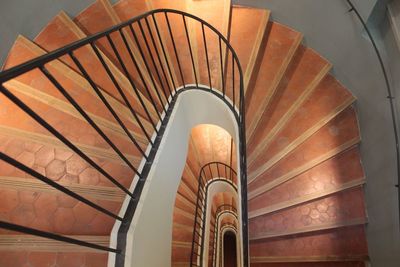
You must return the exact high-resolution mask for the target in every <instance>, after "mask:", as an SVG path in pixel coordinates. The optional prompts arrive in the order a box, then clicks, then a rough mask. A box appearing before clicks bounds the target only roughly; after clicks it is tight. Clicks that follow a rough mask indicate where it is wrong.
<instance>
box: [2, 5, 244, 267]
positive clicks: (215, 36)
mask: <svg viewBox="0 0 400 267" xmlns="http://www.w3.org/2000/svg"><path fill="white" fill-rule="evenodd" d="M189 22H190V24H189ZM188 25H190V27H192V28H190V30H191V31H193V32H195V33H197V36H195V38H191V36H190V35H189V33H188V31H189V29H188ZM177 29H184V31H183V34H184V37H185V38H184V41H182V40H180V39H179V37H177V36H176V32H174V31H176V30H177ZM180 34H182V32H180ZM196 37H199V38H196ZM55 38H56V37H55ZM199 40H203V42H202V43H200V42H199ZM179 41H181V42H179ZM195 42H197V43H196V46H194V43H195ZM100 43H101V44H106V45H107V46H108V47H110V48H111V50H109V51H108V53H107V56H106V55H105V54H104V53H102V50H101V48H100V47H101V45H100ZM178 45H179V49H177V47H178ZM84 53H86V54H87V53H90V54H91V55H92V56H93V57H92V61H91V62H90V64H88V63H87V62H85V60H84V59H83V58H82V54H84ZM194 53H197V57H195V56H194ZM124 55H125V56H124ZM107 57H109V58H111V60H109V59H108V58H107ZM55 62H64V63H65V64H67V63H68V64H70V67H71V68H72V69H74V70H76V72H78V74H79V75H81V77H83V78H84V80H85V81H86V83H87V85H88V88H90V90H92V92H91V93H92V94H93V99H96V100H99V103H101V105H102V107H101V108H103V109H104V110H105V111H106V112H109V114H111V117H112V118H113V119H114V120H115V121H116V122H117V124H118V125H119V127H121V129H122V130H123V132H124V133H125V134H126V136H127V137H128V138H129V140H130V142H131V147H130V148H127V147H122V146H120V145H118V144H117V143H116V142H114V140H113V139H112V138H111V137H110V136H109V135H108V134H107V133H106V131H104V129H102V127H101V126H99V125H98V124H97V123H96V121H95V120H94V119H93V118H92V117H91V115H90V114H89V112H87V109H86V108H87V107H85V106H82V105H81V104H80V102H79V97H78V98H77V97H76V91H75V90H76V89H75V88H71V86H70V85H68V83H64V82H63V81H62V80H60V73H59V72H58V71H57V69H55V68H53V67H52V66H53V63H55ZM110 62H111V63H112V64H115V66H116V67H117V69H118V71H120V72H121V73H122V74H123V75H124V76H125V77H126V80H127V82H126V83H124V84H122V83H121V81H120V76H119V75H118V73H116V71H115V68H113V67H112V64H110ZM91 65H95V66H96V67H95V68H93V67H91ZM97 70H99V71H101V73H103V74H104V75H103V76H105V77H99V74H98V73H99V72H96V71H97ZM25 74H34V75H39V76H40V77H41V78H43V79H45V80H46V82H47V83H50V84H51V85H52V87H53V88H54V89H55V90H56V91H57V92H58V94H60V95H61V96H62V97H63V98H64V99H65V102H66V103H69V104H70V105H72V106H73V108H74V109H75V110H76V111H77V112H78V113H79V114H80V116H82V118H83V119H84V121H85V122H87V124H88V125H89V126H90V127H91V128H92V129H93V130H94V131H95V132H96V133H97V134H98V136H99V137H100V138H101V139H102V140H103V141H104V142H105V144H107V145H108V146H109V148H110V150H111V151H113V152H114V153H115V154H116V155H117V156H118V157H119V158H120V160H121V161H122V162H123V163H124V164H125V165H126V166H128V167H129V168H130V169H131V170H132V172H133V173H134V176H135V181H137V183H136V186H135V188H134V189H133V191H132V190H130V189H129V188H128V187H126V186H124V185H123V184H122V183H121V182H120V181H118V179H117V178H116V177H113V175H111V174H110V173H109V172H108V171H106V170H105V169H104V168H103V167H102V166H100V164H98V161H96V160H95V159H93V158H91V157H90V156H89V155H88V154H87V153H85V152H84V150H82V148H80V147H79V146H78V145H77V144H76V140H73V139H72V138H71V137H70V136H68V135H66V134H65V133H64V132H63V130H60V129H58V128H57V127H56V126H54V125H52V123H50V122H49V120H48V119H46V118H45V116H44V115H43V114H40V112H39V111H37V110H35V108H34V107H33V106H30V103H28V101H26V98H20V97H18V94H16V93H15V92H13V90H12V88H10V87H9V86H8V82H9V81H11V80H13V79H16V80H18V79H20V77H22V76H24V75H25ZM198 74H199V75H198ZM61 76H62V75H61ZM100 78H106V79H107V80H108V81H109V83H108V84H109V85H107V86H109V87H107V88H105V86H106V85H104V83H102V82H101V79H100ZM187 90H202V91H204V92H209V93H211V94H213V95H214V96H216V97H218V98H220V99H221V100H223V102H224V103H225V104H226V105H227V106H228V107H229V109H230V110H231V111H232V113H233V114H234V116H235V119H236V122H237V125H238V129H239V142H240V143H239V155H240V158H239V166H240V179H241V180H240V182H241V192H240V194H241V200H242V203H241V204H242V205H241V208H242V210H241V215H242V222H241V223H242V230H243V232H242V238H243V244H242V245H243V251H244V255H243V259H244V266H247V265H248V232H247V176H246V142H245V140H246V137H245V102H244V93H243V73H242V69H241V66H240V63H239V60H238V57H237V55H236V53H235V51H234V49H233V48H232V46H231V45H230V44H229V42H228V40H227V39H226V38H225V36H223V35H222V34H221V33H220V32H218V31H217V30H216V29H215V28H214V27H213V26H212V25H210V24H209V23H207V22H206V21H204V20H202V19H200V18H198V17H196V16H193V15H191V14H188V13H185V12H181V11H176V10H171V9H158V10H153V11H150V12H147V13H144V14H142V15H140V16H137V17H135V18H133V19H130V20H128V21H126V22H123V23H121V24H119V25H116V26H114V27H112V28H109V29H107V30H104V31H102V32H99V33H97V34H94V35H91V36H89V37H86V38H84V39H81V40H79V41H77V42H74V43H71V44H69V45H66V46H64V47H62V48H59V49H57V50H55V51H52V52H50V53H47V54H45V55H42V56H40V57H38V58H35V59H32V60H30V61H27V62H26V63H23V64H21V65H18V66H15V67H12V68H10V69H8V70H5V71H3V72H1V73H0V92H1V94H2V95H3V96H5V98H6V99H8V101H10V102H11V103H13V104H14V105H15V108H16V109H18V110H22V111H23V112H24V113H25V114H26V115H28V117H29V118H30V119H31V121H32V122H35V123H37V125H39V126H41V127H42V129H43V128H44V129H45V130H46V131H47V132H48V133H49V134H50V135H52V136H54V137H55V138H57V139H58V140H59V141H60V142H61V143H62V144H63V145H64V146H65V147H66V148H68V149H70V150H71V151H72V152H74V153H75V154H76V155H77V156H79V157H80V158H81V159H82V160H84V161H85V162H86V163H87V164H88V165H90V166H92V167H93V168H94V169H95V170H97V172H99V173H100V174H101V175H103V176H104V177H105V178H106V179H108V180H109V181H110V182H111V183H112V184H113V185H115V186H116V187H118V188H119V189H120V190H121V191H123V192H124V193H125V194H126V195H127V196H129V197H130V201H129V205H128V208H127V211H126V213H125V214H124V216H123V217H121V216H119V215H117V214H115V213H112V212H110V211H109V210H107V209H105V208H104V207H101V206H99V205H98V204H96V203H94V202H92V201H91V200H89V199H87V198H85V197H83V196H81V195H79V194H77V193H75V192H73V191H71V190H69V189H67V188H65V187H64V186H62V185H61V184H59V183H57V182H54V181H53V180H51V179H50V178H48V177H46V176H45V175H42V174H41V173H39V172H37V171H35V170H33V169H32V168H30V167H28V166H26V165H24V164H23V163H21V162H19V161H18V160H16V159H14V158H12V157H11V156H9V155H7V154H6V153H3V152H0V159H1V160H3V161H5V162H6V163H8V164H10V165H12V166H14V167H15V168H17V169H19V170H21V171H23V172H25V173H27V174H29V175H30V176H32V177H35V178H37V179H39V180H41V181H43V182H44V183H46V184H47V185H49V186H51V187H54V188H55V189H57V190H59V191H61V192H63V193H65V194H67V195H68V196H70V197H72V198H75V199H77V200H79V201H81V202H83V203H85V204H87V205H89V206H90V207H92V208H93V209H96V210H97V211H98V212H101V213H104V214H105V215H107V216H110V217H112V218H114V219H116V220H118V221H121V222H122V223H121V226H120V228H119V232H118V242H117V247H116V248H111V247H102V246H98V245H96V244H90V243H87V242H83V241H80V240H76V239H72V238H67V237H65V236H62V235H58V234H54V233H49V232H43V231H38V230H35V229H31V228H28V227H23V226H20V225H15V224H11V223H7V222H3V221H1V222H0V227H1V228H5V229H8V230H12V231H19V232H23V233H26V234H32V235H38V236H41V237H45V238H50V239H55V240H59V241H63V242H68V243H73V244H77V245H81V246H87V247H91V248H95V249H101V250H105V251H109V252H113V253H116V255H117V257H116V265H117V266H123V265H124V259H125V254H124V253H125V252H124V250H125V245H126V233H127V231H128V229H129V225H130V222H131V220H132V218H133V215H134V213H135V210H136V206H137V203H138V201H139V199H140V196H141V192H142V190H143V186H144V183H145V181H146V178H147V175H148V173H149V171H150V168H151V166H152V162H153V160H154V157H155V155H156V152H157V150H158V147H159V144H160V141H161V139H162V137H163V134H164V131H165V127H166V126H167V124H168V121H169V118H170V114H171V112H172V110H173V108H174V105H175V102H176V99H177V98H178V96H179V94H180V93H182V92H184V91H187ZM110 98H112V99H114V100H116V102H119V103H120V104H121V105H122V106H124V107H125V108H126V110H127V111H128V113H129V117H130V118H131V120H130V122H133V123H134V124H135V125H137V130H135V132H134V133H132V131H134V130H132V129H131V128H130V126H129V125H128V124H127V123H126V120H124V119H123V118H122V117H121V113H120V110H119V109H118V108H116V107H115V106H114V104H113V103H112V102H110V101H109V100H110ZM7 116H12V114H7ZM51 119H52V121H54V118H51ZM42 131H43V130H42ZM137 136H141V137H143V139H144V140H145V142H144V143H143V142H139V140H138V137H137ZM128 149H129V151H133V153H134V154H135V155H138V156H140V157H141V158H142V162H141V164H135V163H133V162H132V161H131V160H130V159H129V157H127V156H126V151H127V150H128ZM232 172H233V171H231V173H232ZM235 175H236V173H235ZM203 182H204V181H203Z"/></svg>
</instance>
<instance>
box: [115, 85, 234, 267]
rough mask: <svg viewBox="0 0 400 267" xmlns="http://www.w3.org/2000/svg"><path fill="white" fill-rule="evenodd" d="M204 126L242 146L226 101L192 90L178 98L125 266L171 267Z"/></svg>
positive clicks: (129, 239)
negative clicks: (193, 148) (191, 158)
mask: <svg viewBox="0 0 400 267" xmlns="http://www.w3.org/2000/svg"><path fill="white" fill-rule="evenodd" d="M199 124H214V125H217V126H220V127H222V128H224V129H225V130H226V131H228V132H229V133H230V134H231V136H232V137H233V138H234V140H235V142H236V143H239V139H238V138H239V137H238V127H237V124H236V120H235V117H234V116H233V114H232V112H231V111H230V110H229V108H228V107H227V106H226V104H225V103H224V102H223V101H222V100H221V99H219V98H218V97H216V96H215V95H213V94H211V93H208V92H204V91H200V90H190V91H186V92H183V93H181V94H180V95H179V96H178V99H177V102H176V104H175V108H174V110H173V112H172V114H171V118H170V121H169V123H168V125H167V128H166V131H165V134H164V137H163V139H162V142H161V144H160V148H159V150H158V152H157V155H156V157H155V160H154V163H153V166H152V169H151V171H150V173H149V176H148V178H147V181H146V184H145V186H144V189H143V193H142V196H141V198H140V201H139V204H138V207H137V209H136V213H135V216H134V218H133V221H132V224H131V227H130V229H129V232H128V237H127V249H126V251H127V254H128V255H126V258H125V261H126V265H125V266H127V267H131V266H135V267H168V266H171V251H172V248H171V244H172V222H173V220H172V215H173V208H174V202H175V195H176V192H177V189H178V186H179V182H180V179H181V175H182V171H183V167H184V164H185V161H186V154H187V150H188V138H189V135H190V132H191V129H192V128H193V127H195V126H196V125H199ZM238 153H239V152H238ZM238 170H240V166H238ZM238 190H240V184H239V188H238ZM239 201H240V199H239ZM239 203H240V202H239ZM124 206H125V205H124ZM238 209H239V210H240V206H239V207H238ZM122 212H123V210H122V211H121V213H122ZM238 215H239V214H238ZM117 230H118V224H116V225H115V227H114V228H113V232H112V237H111V238H112V241H111V245H112V246H115V238H116V234H117ZM113 259H115V258H114V255H112V254H110V257H109V266H114V260H113Z"/></svg>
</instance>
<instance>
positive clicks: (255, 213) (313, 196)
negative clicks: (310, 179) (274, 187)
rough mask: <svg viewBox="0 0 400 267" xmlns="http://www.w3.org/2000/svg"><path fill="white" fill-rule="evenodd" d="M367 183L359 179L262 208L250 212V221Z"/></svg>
mask: <svg viewBox="0 0 400 267" xmlns="http://www.w3.org/2000/svg"><path fill="white" fill-rule="evenodd" d="M364 183H365V179H364V178H362V179H357V180H354V181H351V182H348V183H345V184H343V185H341V186H338V187H337V188H335V189H331V190H326V191H321V192H318V193H313V194H306V195H303V196H301V197H298V198H294V199H291V200H288V201H284V202H281V203H277V204H275V205H270V206H266V207H265V208H261V209H258V210H253V211H251V210H250V211H249V219H252V218H255V217H257V216H261V215H264V214H269V213H273V212H276V211H279V210H283V209H287V208H290V207H293V206H297V205H301V204H303V203H306V202H309V201H313V200H317V199H320V198H323V197H326V196H329V195H332V194H335V193H338V192H341V191H344V190H348V189H351V188H354V187H358V186H361V185H363V184H364Z"/></svg>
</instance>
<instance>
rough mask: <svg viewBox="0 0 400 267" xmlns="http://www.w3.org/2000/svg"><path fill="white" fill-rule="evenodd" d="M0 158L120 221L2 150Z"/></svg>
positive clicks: (120, 219) (110, 213) (116, 216)
mask: <svg viewBox="0 0 400 267" xmlns="http://www.w3.org/2000/svg"><path fill="white" fill-rule="evenodd" d="M0 159H1V160H3V161H5V162H7V163H8V164H10V165H12V166H14V167H15V168H17V169H19V170H21V171H23V172H25V173H27V174H29V175H31V176H33V177H35V178H37V179H38V180H40V181H42V182H44V183H46V184H48V185H49V186H51V187H53V188H55V189H57V190H59V191H61V192H63V193H65V194H67V195H69V196H70V197H72V198H75V199H77V200H79V201H81V202H83V203H85V204H86V205H88V206H90V207H92V208H94V209H96V210H98V211H100V212H102V213H104V214H106V215H108V216H110V217H112V218H114V219H117V220H119V221H122V218H121V217H119V216H118V215H115V214H114V213H112V212H110V211H108V210H106V209H104V208H102V207H100V206H99V205H97V204H95V203H93V202H92V201H90V200H88V199H86V198H84V197H82V196H81V195H78V194H77V193H75V192H73V191H71V190H69V189H68V188H65V187H64V186H62V185H60V184H58V183H56V182H54V181H53V180H51V179H49V178H47V177H46V176H44V175H42V174H40V173H38V172H37V171H35V170H33V169H31V168H29V167H28V166H26V165H24V164H22V163H21V162H19V161H17V160H15V159H13V158H11V157H9V156H8V155H6V154H4V153H3V152H0Z"/></svg>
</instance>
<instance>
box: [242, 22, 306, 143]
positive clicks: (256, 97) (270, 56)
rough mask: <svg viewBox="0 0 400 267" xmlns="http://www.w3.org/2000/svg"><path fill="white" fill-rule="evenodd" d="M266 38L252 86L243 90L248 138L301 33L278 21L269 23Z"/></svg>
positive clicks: (257, 122)
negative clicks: (244, 92) (244, 91)
mask: <svg viewBox="0 0 400 267" xmlns="http://www.w3.org/2000/svg"><path fill="white" fill-rule="evenodd" d="M266 38H267V43H266V45H265V48H264V51H263V53H262V57H261V62H260V65H259V72H258V74H257V78H256V79H255V83H254V87H252V88H250V89H249V90H248V91H247V93H246V114H247V115H246V123H247V125H246V136H247V140H249V139H250V138H251V137H252V135H253V134H254V131H255V130H256V127H257V125H258V124H259V121H260V119H261V118H262V114H263V113H264V111H265V110H266V108H267V106H268V105H269V103H270V101H271V99H272V98H273V96H274V94H275V92H276V90H277V88H278V85H279V83H280V82H281V80H282V77H283V76H284V74H285V72H286V69H287V68H288V66H289V63H290V62H291V60H292V58H293V56H294V54H295V52H296V50H297V48H298V47H299V45H300V42H301V40H302V35H301V33H299V32H296V31H294V30H292V29H290V28H288V27H285V26H283V25H281V24H279V23H276V22H269V23H268V26H267V32H266Z"/></svg>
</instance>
